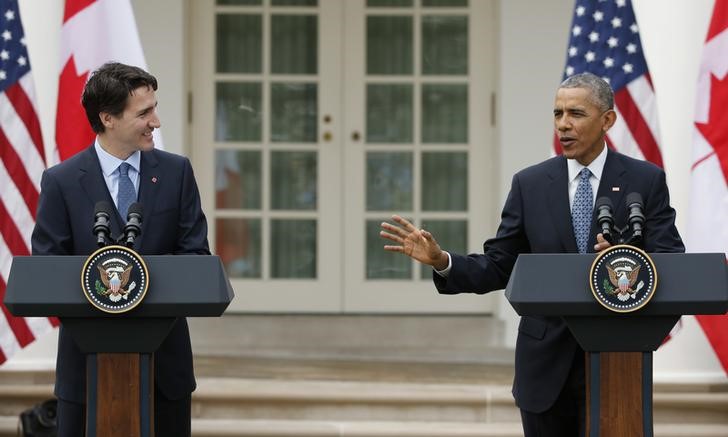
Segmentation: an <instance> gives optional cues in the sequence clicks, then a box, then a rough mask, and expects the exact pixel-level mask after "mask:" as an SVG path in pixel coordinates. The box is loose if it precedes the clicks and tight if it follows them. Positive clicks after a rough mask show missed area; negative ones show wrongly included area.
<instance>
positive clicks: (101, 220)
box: [93, 200, 111, 247]
mask: <svg viewBox="0 0 728 437" xmlns="http://www.w3.org/2000/svg"><path fill="white" fill-rule="evenodd" d="M109 211H111V204H110V203H109V202H105V201H103V200H102V201H101V202H96V205H95V206H94V227H93V234H94V235H96V244H98V245H99V247H104V246H106V238H107V237H110V236H111V226H110V223H109V218H110V217H111V213H110V212H109Z"/></svg>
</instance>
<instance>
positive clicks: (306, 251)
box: [271, 219, 316, 278]
mask: <svg viewBox="0 0 728 437" xmlns="http://www.w3.org/2000/svg"><path fill="white" fill-rule="evenodd" d="M271 277H273V278H315V277H316V220H282V219H274V220H271Z"/></svg>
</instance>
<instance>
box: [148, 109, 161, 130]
mask: <svg viewBox="0 0 728 437" xmlns="http://www.w3.org/2000/svg"><path fill="white" fill-rule="evenodd" d="M161 126H162V122H161V121H160V120H159V116H158V115H157V111H154V114H153V116H152V118H151V120H149V127H152V128H154V129H159V128H160V127H161Z"/></svg>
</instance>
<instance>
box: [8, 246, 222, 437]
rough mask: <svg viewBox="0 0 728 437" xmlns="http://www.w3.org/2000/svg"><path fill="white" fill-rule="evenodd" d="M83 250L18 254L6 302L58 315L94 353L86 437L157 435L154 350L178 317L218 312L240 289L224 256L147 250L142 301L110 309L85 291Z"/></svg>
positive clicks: (23, 310)
mask: <svg viewBox="0 0 728 437" xmlns="http://www.w3.org/2000/svg"><path fill="white" fill-rule="evenodd" d="M86 259H87V257H84V256H33V257H15V258H14V259H13V263H12V267H11V269H10V278H9V280H8V286H7V291H6V294H5V301H4V303H5V306H6V307H7V308H8V310H9V311H10V312H11V313H12V314H13V315H15V316H24V317H33V316H38V317H48V316H56V317H59V318H60V320H61V323H62V325H63V329H65V330H68V331H69V333H70V334H71V336H72V337H73V339H74V340H75V341H76V343H77V344H78V346H79V348H80V349H81V351H82V352H84V353H87V354H89V355H88V357H87V361H86V362H87V368H86V373H87V384H86V399H87V403H86V436H87V437H96V436H99V437H117V436H118V437H151V436H153V435H154V422H153V420H154V397H153V394H154V380H153V376H154V371H153V369H154V365H153V353H154V351H155V350H157V348H158V347H159V345H160V344H161V343H162V341H163V340H164V339H165V338H166V336H167V334H168V333H169V331H170V330H171V329H172V327H173V325H174V322H175V321H176V319H177V318H179V317H188V316H189V317H218V316H221V315H222V314H223V312H224V311H225V309H226V308H227V306H228V305H229V304H230V302H231V301H232V299H233V290H232V287H231V285H230V282H229V281H228V279H227V276H226V275H225V271H224V269H223V266H222V263H221V262H220V259H219V257H217V256H212V255H208V256H204V255H169V256H144V257H143V259H144V262H145V264H146V265H147V269H148V273H149V289H148V291H147V294H146V296H145V298H144V300H143V301H142V302H141V304H140V305H138V306H137V307H136V308H134V309H132V310H130V311H129V312H126V313H123V314H109V313H104V312H102V311H100V310H98V309H96V308H94V307H93V306H91V304H90V303H89V302H88V300H87V299H86V297H85V296H84V294H83V292H82V291H81V281H80V278H81V270H82V269H83V266H84V263H85V261H86Z"/></svg>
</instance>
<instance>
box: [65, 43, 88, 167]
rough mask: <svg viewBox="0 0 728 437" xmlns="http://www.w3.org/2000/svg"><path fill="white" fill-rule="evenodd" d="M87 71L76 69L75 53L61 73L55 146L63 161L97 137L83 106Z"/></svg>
mask: <svg viewBox="0 0 728 437" xmlns="http://www.w3.org/2000/svg"><path fill="white" fill-rule="evenodd" d="M88 74H89V73H88V71H86V72H83V73H81V74H78V73H77V72H76V63H75V62H74V60H73V56H71V58H70V59H69V60H68V62H66V65H65V66H64V67H63V71H62V72H61V77H60V81H59V82H60V84H59V86H58V108H57V110H56V145H57V146H58V154H59V156H60V158H61V161H63V160H65V159H67V158H70V157H71V156H73V155H75V154H76V153H77V152H79V151H81V150H83V149H85V148H86V147H88V146H89V145H90V144H91V143H92V142H93V141H94V138H96V134H95V133H94V131H93V130H91V126H90V125H89V122H88V119H87V118H86V111H85V110H84V109H83V106H81V94H82V93H83V87H84V85H86V79H87V78H88Z"/></svg>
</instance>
